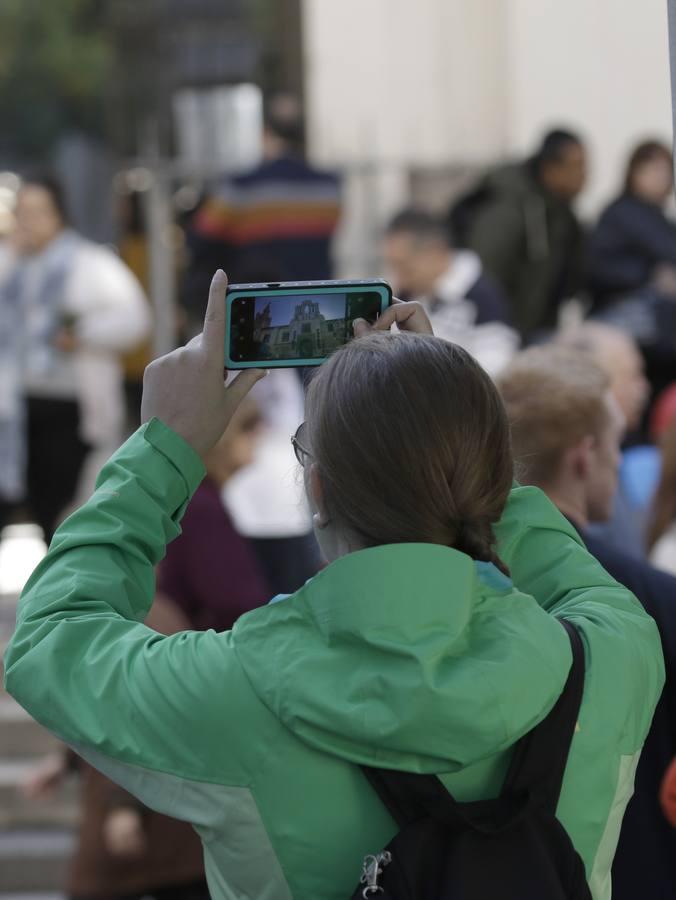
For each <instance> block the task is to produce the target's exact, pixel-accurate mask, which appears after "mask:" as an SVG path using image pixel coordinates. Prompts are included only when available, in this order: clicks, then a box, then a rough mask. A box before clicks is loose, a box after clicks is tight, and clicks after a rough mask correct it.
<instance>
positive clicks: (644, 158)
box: [624, 141, 672, 194]
mask: <svg viewBox="0 0 676 900" xmlns="http://www.w3.org/2000/svg"><path fill="white" fill-rule="evenodd" d="M660 157H661V158H662V159H665V160H667V162H668V163H669V165H670V166H671V163H672V157H671V150H670V149H669V148H668V147H667V146H666V144H663V143H661V142H660V141H644V142H643V143H642V144H639V145H638V146H637V147H635V148H634V149H633V151H632V154H631V156H630V157H629V162H628V163H627V173H626V175H625V177H624V192H625V193H626V194H633V192H634V186H633V182H634V176H635V175H636V170H637V169H640V168H641V166H643V165H645V164H646V163H649V162H652V161H653V160H654V159H660Z"/></svg>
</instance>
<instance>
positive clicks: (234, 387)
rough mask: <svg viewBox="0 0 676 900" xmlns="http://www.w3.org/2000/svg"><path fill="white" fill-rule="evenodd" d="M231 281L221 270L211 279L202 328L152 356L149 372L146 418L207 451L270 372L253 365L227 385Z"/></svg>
mask: <svg viewBox="0 0 676 900" xmlns="http://www.w3.org/2000/svg"><path fill="white" fill-rule="evenodd" d="M227 286H228V279H227V277H226V275H225V273H224V272H222V271H220V270H219V271H218V272H216V274H215V275H214V278H213V281H212V282H211V289H210V290H209V302H208V305H207V311H206V315H205V317H204V331H203V332H202V334H200V335H198V336H197V337H195V338H193V339H192V341H190V343H189V344H188V345H187V346H185V347H179V348H178V350H173V351H172V352H171V353H167V355H166V356H161V357H160V358H159V359H156V360H154V361H153V362H151V363H150V365H149V366H148V367H147V368H146V370H145V374H144V376H143V399H142V401H141V420H142V421H143V422H147V421H149V420H150V419H152V418H153V417H155V418H158V419H161V420H162V421H163V422H164V423H165V425H168V426H169V427H170V428H172V429H173V430H174V431H175V432H176V433H177V434H179V435H180V436H181V437H182V438H183V439H184V440H185V441H186V442H187V443H188V444H190V446H191V447H192V448H193V449H194V450H195V451H196V452H197V453H199V454H200V455H201V456H204V455H205V453H207V451H209V450H210V449H211V448H212V447H213V446H214V444H216V443H217V441H219V440H220V438H221V436H222V434H223V432H224V431H225V429H226V427H227V426H228V423H229V422H230V420H231V418H232V417H233V415H234V413H235V411H236V410H237V407H238V406H239V404H240V403H241V402H242V400H243V399H244V397H245V396H246V394H247V393H248V392H249V391H250V390H251V388H252V387H253V386H254V384H255V383H256V382H257V381H258V380H259V379H260V378H263V377H264V375H266V372H264V371H261V370H260V369H253V368H250V369H249V371H247V372H240V373H239V375H237V377H236V378H233V380H232V381H231V382H230V383H229V384H228V385H227V387H226V385H225V383H224V372H223V341H224V340H225V325H226V323H225V292H226V288H227Z"/></svg>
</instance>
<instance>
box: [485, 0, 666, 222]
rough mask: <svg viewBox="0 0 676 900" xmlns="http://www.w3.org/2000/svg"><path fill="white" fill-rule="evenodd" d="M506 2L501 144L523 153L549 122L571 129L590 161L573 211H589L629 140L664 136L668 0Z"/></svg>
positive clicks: (612, 180)
mask: <svg viewBox="0 0 676 900" xmlns="http://www.w3.org/2000/svg"><path fill="white" fill-rule="evenodd" d="M470 2H471V0H470ZM506 3H507V4H508V7H509V16H508V28H507V42H508V57H507V73H506V79H507V82H508V84H509V108H508V115H507V133H506V142H507V147H508V148H509V150H510V151H512V152H514V153H521V152H525V151H527V150H529V149H530V147H532V145H533V141H534V139H536V136H537V135H538V133H539V132H541V131H544V130H545V129H546V128H547V127H548V126H550V125H551V124H553V123H554V124H556V123H558V122H563V123H569V124H570V125H571V126H573V127H575V128H576V129H579V130H580V131H581V132H582V133H583V134H584V135H585V136H586V137H587V138H588V139H589V143H590V148H591V151H592V163H593V169H592V178H591V180H590V184H589V188H588V190H587V192H586V193H585V196H584V198H583V202H582V204H581V208H582V211H583V212H587V213H589V212H595V211H596V210H597V208H598V206H599V205H600V204H601V203H603V202H605V201H606V200H607V199H608V197H609V196H610V195H611V194H612V193H613V192H614V191H615V190H616V188H617V185H618V180H619V179H620V177H621V173H622V172H623V170H624V165H625V161H626V157H627V153H628V150H629V149H630V147H631V146H632V145H633V144H634V143H635V142H636V141H637V139H638V140H640V139H641V138H643V137H645V136H653V135H657V136H659V137H662V138H663V139H665V140H667V141H669V140H670V139H671V99H670V90H669V55H668V35H667V4H666V0H638V2H631V0H565V3H564V2H561V0H506Z"/></svg>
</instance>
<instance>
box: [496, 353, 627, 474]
mask: <svg viewBox="0 0 676 900" xmlns="http://www.w3.org/2000/svg"><path fill="white" fill-rule="evenodd" d="M498 387H499V389H500V392H501V394H502V399H503V402H504V404H505V408H506V410H507V416H508V418H509V421H510V425H511V432H512V448H513V452H514V459H515V461H516V475H517V478H519V479H520V480H522V481H524V482H527V483H529V484H537V485H543V484H547V483H549V482H550V481H551V480H552V478H555V477H556V475H557V474H558V470H559V467H560V465H561V461H562V459H563V455H564V453H565V452H566V450H568V449H569V448H570V447H573V446H574V445H575V444H576V443H577V442H578V441H580V440H582V438H584V437H585V436H586V435H589V434H594V435H597V434H599V433H600V431H601V430H602V428H603V426H604V425H605V424H606V422H607V421H608V408H607V404H606V397H607V394H608V390H609V388H610V382H609V379H608V376H607V375H606V373H605V372H603V371H602V369H600V368H599V367H598V366H597V365H596V364H595V363H594V362H593V360H592V359H591V358H590V357H589V355H588V354H586V353H583V352H580V351H576V350H572V349H569V348H567V347H557V346H553V345H551V344H548V345H546V346H541V347H531V348H530V349H528V350H524V351H523V352H522V353H519V354H518V355H517V356H516V357H515V358H514V360H513V361H512V362H511V363H510V365H509V366H508V367H507V369H505V371H504V372H503V374H502V375H501V377H500V378H499V379H498Z"/></svg>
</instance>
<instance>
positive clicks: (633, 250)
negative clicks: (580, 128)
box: [589, 141, 676, 306]
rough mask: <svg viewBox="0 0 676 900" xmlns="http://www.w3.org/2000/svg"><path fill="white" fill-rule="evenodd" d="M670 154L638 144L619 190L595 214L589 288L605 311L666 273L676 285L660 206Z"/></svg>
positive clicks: (673, 241) (674, 231) (671, 244)
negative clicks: (621, 188) (613, 198)
mask: <svg viewBox="0 0 676 900" xmlns="http://www.w3.org/2000/svg"><path fill="white" fill-rule="evenodd" d="M672 188H673V174H672V161H671V151H670V150H669V149H668V147H666V146H665V145H664V144H660V143H658V142H657V141H646V142H645V143H643V144H639V146H638V147H636V149H635V150H634V151H633V153H632V154H631V157H630V159H629V164H628V167H627V174H626V177H625V181H624V188H623V190H622V193H621V194H620V196H619V197H618V198H617V199H616V200H614V201H613V202H612V203H611V204H610V205H609V206H608V207H606V209H605V210H604V211H603V213H602V214H601V217H600V219H599V221H598V224H597V226H596V228H595V229H594V231H593V232H592V233H591V235H590V239H589V283H590V288H591V289H592V291H593V294H594V299H595V302H596V304H597V306H605V305H606V304H608V303H609V302H612V301H613V300H617V299H619V298H621V297H624V296H626V295H628V294H631V293H633V292H634V291H639V290H641V289H643V288H646V287H648V286H650V285H653V286H655V287H657V281H659V280H662V281H664V280H665V279H666V277H668V273H670V275H671V277H672V278H673V279H674V284H675V285H676V225H675V224H674V223H673V222H671V221H670V220H669V219H668V218H667V215H666V213H665V212H664V206H665V204H666V202H667V200H668V199H669V197H670V196H671V191H672Z"/></svg>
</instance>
